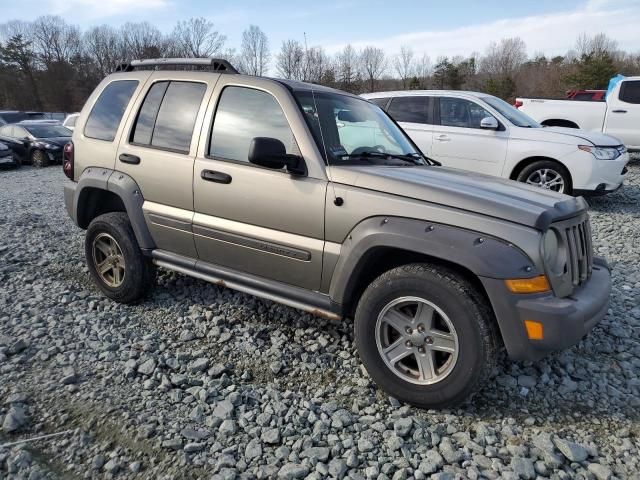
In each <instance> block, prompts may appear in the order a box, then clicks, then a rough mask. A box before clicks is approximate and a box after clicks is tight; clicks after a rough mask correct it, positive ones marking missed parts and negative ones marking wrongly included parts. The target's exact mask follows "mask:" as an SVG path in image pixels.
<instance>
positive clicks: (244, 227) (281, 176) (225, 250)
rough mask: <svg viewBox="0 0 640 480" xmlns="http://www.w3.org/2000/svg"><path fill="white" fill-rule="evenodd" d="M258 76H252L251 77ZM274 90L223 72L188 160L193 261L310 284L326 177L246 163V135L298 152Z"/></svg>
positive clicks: (317, 263)
mask: <svg viewBox="0 0 640 480" xmlns="http://www.w3.org/2000/svg"><path fill="white" fill-rule="evenodd" d="M258 81H259V80H256V82H258ZM285 93H286V91H283V92H281V93H279V95H280V97H278V98H276V97H275V96H274V95H272V94H271V93H268V92H266V91H264V90H260V89H257V88H252V87H248V86H239V85H233V78H232V76H230V77H229V78H227V77H223V78H222V79H221V80H220V82H219V84H218V86H217V87H216V90H215V92H214V98H218V101H217V105H216V108H215V118H214V120H213V125H212V126H211V127H210V129H209V127H208V131H207V132H206V133H205V132H203V134H202V137H203V138H204V137H205V135H206V136H207V137H208V138H209V141H208V143H207V145H206V148H205V149H204V152H203V155H198V156H197V158H196V160H195V166H194V208H195V215H194V219H193V232H194V239H195V243H196V248H197V250H198V256H199V258H200V259H202V260H204V261H207V262H210V263H213V264H216V265H220V266H226V267H230V268H233V269H235V270H240V271H244V272H247V273H250V274H254V275H258V276H261V277H265V278H268V279H272V280H277V281H280V282H284V283H288V284H291V285H295V286H300V287H304V288H308V289H318V288H319V287H320V279H321V273H322V255H323V248H324V205H325V194H326V189H327V181H326V179H321V178H314V177H313V176H311V174H310V175H308V176H294V175H291V174H289V173H287V172H286V171H284V170H273V169H269V168H263V167H260V166H257V165H254V164H251V163H249V162H248V152H249V146H250V144H251V140H252V139H253V138H255V137H270V138H276V139H278V140H280V141H282V143H283V144H284V145H285V147H286V150H287V153H291V154H297V155H300V150H299V148H298V143H297V142H296V138H295V136H294V135H293V133H292V130H291V128H290V123H289V121H288V120H287V117H286V115H285V113H284V111H283V108H282V105H281V104H282V102H292V99H291V98H290V97H289V98H287V96H286V95H285Z"/></svg>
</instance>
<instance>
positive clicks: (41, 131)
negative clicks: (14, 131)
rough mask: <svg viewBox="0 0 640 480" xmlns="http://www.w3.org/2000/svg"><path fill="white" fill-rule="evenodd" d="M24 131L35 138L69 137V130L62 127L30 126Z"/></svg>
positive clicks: (70, 133)
mask: <svg viewBox="0 0 640 480" xmlns="http://www.w3.org/2000/svg"><path fill="white" fill-rule="evenodd" d="M26 130H27V131H28V132H29V133H30V134H31V135H33V136H34V137H36V138H53V137H70V136H71V135H72V132H71V130H69V129H68V128H67V127H63V126H62V125H30V126H28V127H26Z"/></svg>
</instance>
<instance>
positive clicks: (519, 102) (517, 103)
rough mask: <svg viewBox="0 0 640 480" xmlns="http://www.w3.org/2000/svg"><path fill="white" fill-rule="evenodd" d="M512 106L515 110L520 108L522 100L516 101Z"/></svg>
mask: <svg viewBox="0 0 640 480" xmlns="http://www.w3.org/2000/svg"><path fill="white" fill-rule="evenodd" d="M513 106H514V107H516V108H520V107H521V106H522V100H516V103H514V104H513Z"/></svg>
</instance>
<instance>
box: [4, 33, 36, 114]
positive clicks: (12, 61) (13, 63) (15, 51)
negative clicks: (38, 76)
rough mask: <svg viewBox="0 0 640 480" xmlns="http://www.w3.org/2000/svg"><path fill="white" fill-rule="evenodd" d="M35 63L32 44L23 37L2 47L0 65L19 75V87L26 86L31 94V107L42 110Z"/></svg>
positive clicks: (10, 40) (11, 39) (16, 38)
mask: <svg viewBox="0 0 640 480" xmlns="http://www.w3.org/2000/svg"><path fill="white" fill-rule="evenodd" d="M34 62H35V53H34V51H33V49H32V48H31V42H27V41H26V40H24V39H23V37H22V35H15V36H13V37H11V38H9V40H8V41H7V43H6V44H5V45H4V46H0V64H2V65H3V68H4V69H6V70H9V71H14V72H16V73H17V76H16V80H17V81H18V87H21V85H20V84H22V85H24V87H26V88H27V90H28V92H29V93H30V94H31V95H30V96H31V98H32V102H33V103H32V105H30V106H31V107H32V108H36V109H38V110H41V109H42V101H41V100H40V95H39V92H38V88H37V86H36V80H35V72H34V68H33V65H34ZM21 88H22V87H21ZM16 106H17V105H16Z"/></svg>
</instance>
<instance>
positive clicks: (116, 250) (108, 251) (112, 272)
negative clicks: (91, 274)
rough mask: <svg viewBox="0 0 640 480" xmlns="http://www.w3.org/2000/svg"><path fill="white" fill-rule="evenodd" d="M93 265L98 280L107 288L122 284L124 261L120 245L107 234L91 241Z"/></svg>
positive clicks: (102, 234)
mask: <svg viewBox="0 0 640 480" xmlns="http://www.w3.org/2000/svg"><path fill="white" fill-rule="evenodd" d="M92 253H93V264H94V266H95V269H96V272H97V273H98V276H99V277H100V279H101V280H102V281H103V282H104V283H105V284H106V285H108V286H109V287H112V288H118V287H119V286H120V285H122V282H124V276H125V266H126V264H125V261H124V255H123V254H122V250H121V248H120V245H118V242H117V241H116V239H115V238H113V237H112V236H111V235H109V234H108V233H101V234H99V235H97V236H96V238H94V240H93V245H92Z"/></svg>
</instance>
